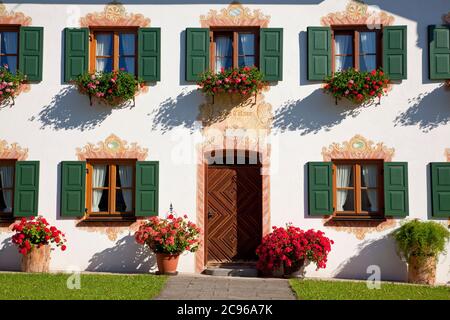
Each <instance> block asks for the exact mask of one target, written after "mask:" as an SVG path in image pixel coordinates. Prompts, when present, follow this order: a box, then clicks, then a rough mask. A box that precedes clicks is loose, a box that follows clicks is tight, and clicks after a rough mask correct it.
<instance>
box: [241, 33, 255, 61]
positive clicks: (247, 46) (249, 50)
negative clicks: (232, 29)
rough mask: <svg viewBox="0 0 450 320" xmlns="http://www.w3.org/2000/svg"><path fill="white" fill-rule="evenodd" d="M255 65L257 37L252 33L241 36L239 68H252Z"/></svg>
mask: <svg viewBox="0 0 450 320" xmlns="http://www.w3.org/2000/svg"><path fill="white" fill-rule="evenodd" d="M253 65H255V35H254V34H252V33H240V34H239V66H240V67H244V66H248V67H251V66H253Z"/></svg>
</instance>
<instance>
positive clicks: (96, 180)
mask: <svg viewBox="0 0 450 320" xmlns="http://www.w3.org/2000/svg"><path fill="white" fill-rule="evenodd" d="M105 180H106V165H100V166H94V173H93V175H92V187H94V188H99V187H105ZM103 191H104V190H93V192H92V211H93V212H99V211H100V209H99V207H98V206H99V204H100V200H101V199H102V195H103Z"/></svg>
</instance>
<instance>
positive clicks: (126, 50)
mask: <svg viewBox="0 0 450 320" xmlns="http://www.w3.org/2000/svg"><path fill="white" fill-rule="evenodd" d="M135 40H136V39H135V35H134V34H130V33H123V34H120V36H119V55H120V58H119V68H124V69H125V71H127V72H129V73H131V74H135V70H134V66H135V58H134V55H135V49H136V44H135ZM124 56H133V57H124Z"/></svg>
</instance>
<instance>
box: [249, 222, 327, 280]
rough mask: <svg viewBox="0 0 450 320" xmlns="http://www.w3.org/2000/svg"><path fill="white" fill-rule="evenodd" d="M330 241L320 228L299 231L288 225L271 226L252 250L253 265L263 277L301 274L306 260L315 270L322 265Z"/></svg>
mask: <svg viewBox="0 0 450 320" xmlns="http://www.w3.org/2000/svg"><path fill="white" fill-rule="evenodd" d="M333 243H334V242H333V240H330V239H328V238H327V237H325V234H324V233H323V232H322V231H314V230H312V229H311V230H308V231H303V230H302V229H300V228H297V227H294V226H292V225H290V224H288V225H287V226H286V228H279V227H273V232H272V233H269V234H268V235H266V236H265V237H264V238H263V240H262V243H261V245H260V246H259V247H258V248H257V250H256V254H257V255H258V258H259V259H258V263H257V268H258V270H260V272H261V273H262V274H263V275H266V276H284V277H291V276H302V275H303V273H304V267H305V266H306V265H308V264H309V263H310V262H314V263H315V264H316V266H317V269H319V268H325V267H326V263H327V257H328V253H329V252H330V250H331V245H332V244H333Z"/></svg>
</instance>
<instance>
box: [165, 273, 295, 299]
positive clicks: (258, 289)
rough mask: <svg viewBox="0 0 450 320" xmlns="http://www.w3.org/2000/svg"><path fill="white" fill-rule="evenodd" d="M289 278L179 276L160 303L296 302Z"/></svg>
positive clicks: (169, 281)
mask: <svg viewBox="0 0 450 320" xmlns="http://www.w3.org/2000/svg"><path fill="white" fill-rule="evenodd" d="M295 299H296V297H295V295H294V293H293V291H292V289H291V287H290V286H289V282H288V280H286V279H264V278H240V277H218V276H205V275H178V276H173V277H170V278H169V280H168V281H167V283H166V285H165V287H164V288H163V290H162V291H161V293H160V295H159V296H158V297H157V298H156V300H295Z"/></svg>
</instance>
